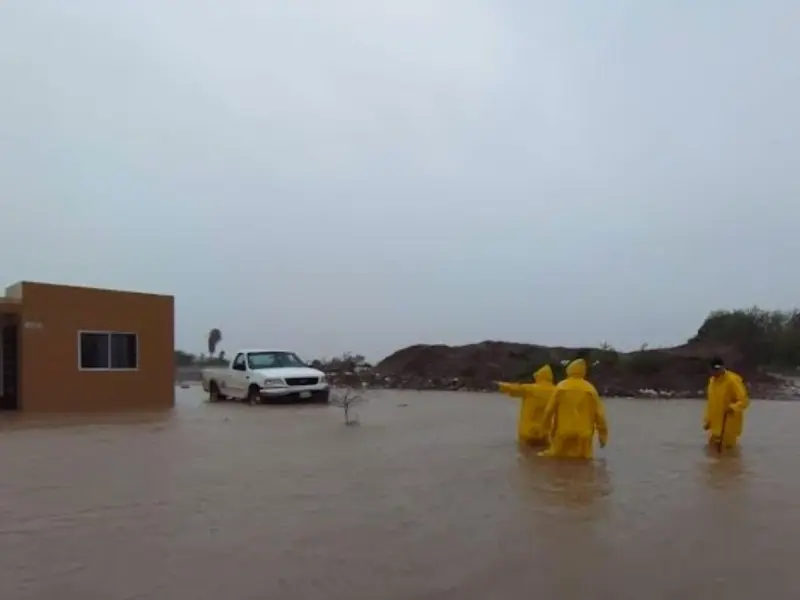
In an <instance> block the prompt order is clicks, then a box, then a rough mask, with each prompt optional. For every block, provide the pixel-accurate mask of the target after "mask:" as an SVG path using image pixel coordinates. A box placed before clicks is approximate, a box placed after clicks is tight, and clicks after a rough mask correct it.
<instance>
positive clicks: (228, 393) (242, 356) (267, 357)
mask: <svg viewBox="0 0 800 600" xmlns="http://www.w3.org/2000/svg"><path fill="white" fill-rule="evenodd" d="M202 378H203V389H204V390H205V391H206V392H208V398H209V401H211V402H216V401H218V400H225V399H227V398H235V399H238V400H243V401H245V402H248V403H249V404H261V403H262V402H264V403H266V402H269V401H271V400H306V401H311V402H320V403H327V402H328V399H329V394H330V389H329V387H328V382H327V381H326V380H325V373H323V372H322V371H319V370H317V369H312V368H311V367H309V366H308V365H306V364H305V363H304V362H303V361H302V360H300V358H299V357H298V356H297V354H295V353H294V352H287V351H285V350H260V349H259V350H239V351H238V352H237V353H236V354H235V355H234V357H233V360H232V361H231V362H230V364H229V365H228V366H227V367H222V368H210V369H203V372H202Z"/></svg>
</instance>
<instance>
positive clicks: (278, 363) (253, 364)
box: [247, 352, 306, 369]
mask: <svg viewBox="0 0 800 600" xmlns="http://www.w3.org/2000/svg"><path fill="white" fill-rule="evenodd" d="M247 364H248V366H249V367H250V368H251V369H280V368H282V367H305V366H306V364H305V363H304V362H303V361H302V360H300V358H299V357H298V356H297V354H295V353H294V352H250V353H248V354H247Z"/></svg>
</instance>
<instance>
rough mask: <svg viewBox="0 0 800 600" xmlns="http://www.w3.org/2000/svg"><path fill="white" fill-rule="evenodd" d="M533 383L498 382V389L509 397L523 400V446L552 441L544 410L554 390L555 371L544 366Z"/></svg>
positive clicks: (520, 426)
mask: <svg viewBox="0 0 800 600" xmlns="http://www.w3.org/2000/svg"><path fill="white" fill-rule="evenodd" d="M533 381H534V382H533V383H508V382H506V381H498V382H497V387H498V389H499V390H500V391H501V392H502V393H504V394H508V395H509V396H513V397H515V398H521V399H522V402H521V404H520V409H519V423H518V425H517V439H519V441H520V442H521V443H523V444H530V445H532V446H541V445H545V444H547V442H548V441H549V440H550V425H549V423H547V424H545V421H544V410H545V408H546V407H547V402H548V401H549V400H550V396H552V395H553V390H555V389H556V386H555V385H554V384H553V369H551V368H550V365H544V366H543V367H541V368H540V369H539V370H537V371H536V372H535V373H534V374H533Z"/></svg>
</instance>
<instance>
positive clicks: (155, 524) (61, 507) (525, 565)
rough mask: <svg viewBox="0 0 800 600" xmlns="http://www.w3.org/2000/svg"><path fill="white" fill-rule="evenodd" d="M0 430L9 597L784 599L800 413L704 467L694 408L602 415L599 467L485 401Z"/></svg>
mask: <svg viewBox="0 0 800 600" xmlns="http://www.w3.org/2000/svg"><path fill="white" fill-rule="evenodd" d="M178 396H179V404H178V407H177V409H176V410H175V411H174V413H173V414H172V415H170V416H169V417H152V418H148V417H119V418H93V419H92V420H90V421H81V420H79V419H76V418H72V419H70V420H61V419H55V418H46V419H44V418H28V417H21V416H15V417H13V418H11V417H9V416H8V415H3V416H0V598H2V599H3V600H23V599H25V600H27V599H30V600H34V599H35V600H44V599H49V598H61V599H64V600H71V599H75V600H95V599H97V600H118V599H119V600H122V599H126V600H130V599H151V598H153V599H159V600H161V599H163V600H205V599H213V600H219V599H220V598H230V599H235V600H249V599H253V600H263V599H265V598H268V599H271V600H272V599H274V600H283V599H286V600H303V599H305V598H311V599H317V598H319V599H323V600H336V599H346V600H362V599H364V600H388V599H395V598H397V599H405V598H409V599H415V598H420V599H426V598H431V599H432V598H457V599H459V600H465V599H466V600H469V599H480V600H484V599H495V598H497V599H502V600H507V599H509V598H511V599H513V598H533V597H543V598H582V599H595V598H608V599H613V600H619V599H620V598H647V599H648V600H660V599H665V600H666V599H669V600H674V599H675V598H725V600H738V599H745V598H746V599H748V600H749V599H751V598H753V597H756V596H767V597H770V598H771V599H773V600H774V599H783V598H787V599H789V598H797V597H798V591H799V590H800V583H798V582H800V579H798V572H797V571H798V569H797V557H798V556H800V514H799V513H798V510H797V509H798V506H800V469H798V465H800V437H799V436H798V435H797V424H800V405H795V404H791V403H780V402H754V403H753V405H752V407H751V411H750V416H749V421H748V423H747V431H746V432H745V436H746V437H745V439H744V444H743V447H742V449H741V451H740V452H739V453H738V455H729V456H724V457H722V458H718V457H715V456H709V455H707V454H706V453H705V452H704V450H703V448H702V445H701V442H702V440H701V431H700V417H701V410H702V405H701V403H699V402H696V401H631V400H614V399H612V400H608V401H607V408H608V412H609V417H610V423H611V428H612V429H611V443H610V445H609V447H608V448H606V449H605V450H600V451H599V452H598V458H597V460H596V462H595V463H594V464H590V465H586V464H575V463H571V462H561V461H552V460H551V461H548V460H546V459H539V458H537V457H536V456H535V455H532V454H530V453H526V452H522V451H520V449H519V448H518V447H517V445H516V443H515V441H514V434H515V419H516V409H517V405H516V403H515V402H514V401H511V400H509V399H507V398H504V397H501V396H495V395H487V394H467V393H417V392H402V393H400V392H389V391H381V392H376V393H375V394H374V395H373V396H372V399H371V401H370V402H369V404H367V405H365V406H364V407H362V408H360V410H359V412H360V417H361V425H360V426H359V427H345V426H344V425H343V423H342V416H341V412H340V410H339V409H335V408H332V407H316V406H256V407H248V406H244V405H238V404H214V405H209V404H205V403H203V402H202V397H201V396H200V392H199V390H197V389H191V390H179V391H178Z"/></svg>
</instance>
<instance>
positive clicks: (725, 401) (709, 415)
mask: <svg viewBox="0 0 800 600" xmlns="http://www.w3.org/2000/svg"><path fill="white" fill-rule="evenodd" d="M707 395H708V400H707V401H706V410H705V412H704V413H703V429H705V430H706V431H707V432H708V441H709V444H712V445H717V444H719V441H720V435H722V445H723V446H724V447H725V448H733V447H734V446H736V442H737V441H738V440H739V436H741V435H742V430H743V429H744V411H745V410H747V407H748V406H750V399H749V398H748V396H747V388H746V387H745V385H744V381H742V378H741V377H740V376H739V375H737V374H736V373H734V372H733V371H728V370H725V371H723V372H722V373H720V374H719V375H713V376H712V377H711V378H710V379H709V380H708V389H707ZM723 423H724V432H723Z"/></svg>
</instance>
